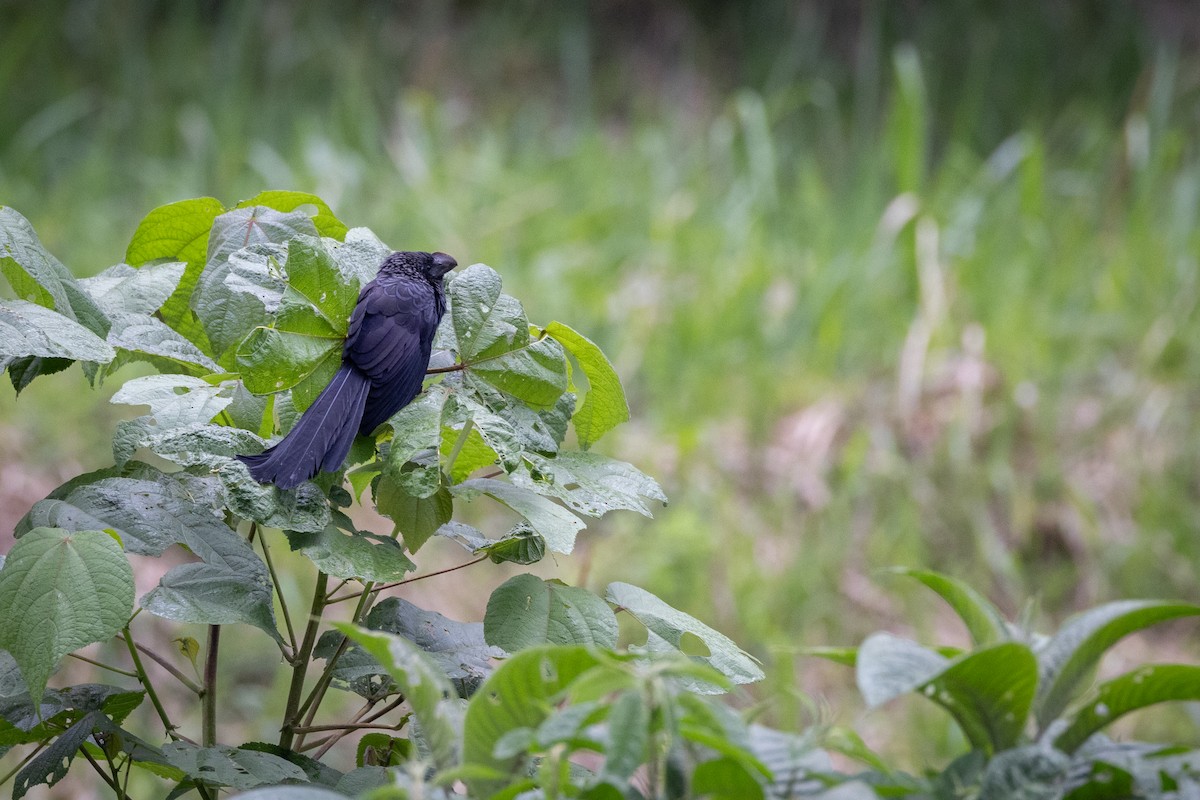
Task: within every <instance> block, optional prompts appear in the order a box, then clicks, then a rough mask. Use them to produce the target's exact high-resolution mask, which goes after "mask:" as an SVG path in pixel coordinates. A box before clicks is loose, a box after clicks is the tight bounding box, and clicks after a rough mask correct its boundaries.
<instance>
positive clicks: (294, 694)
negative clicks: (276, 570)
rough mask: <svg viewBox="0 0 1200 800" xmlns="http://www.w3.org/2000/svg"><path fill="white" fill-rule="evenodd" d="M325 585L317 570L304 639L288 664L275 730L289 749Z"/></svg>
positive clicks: (320, 611) (325, 576)
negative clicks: (287, 680)
mask: <svg viewBox="0 0 1200 800" xmlns="http://www.w3.org/2000/svg"><path fill="white" fill-rule="evenodd" d="M328 587H329V576H328V575H326V574H325V573H324V572H318V573H317V583H316V585H315V586H314V587H313V599H312V608H311V609H310V610H309V614H308V625H306V626H305V628H304V639H303V641H301V642H300V649H299V651H297V652H296V659H295V663H294V664H293V665H292V683H291V685H290V686H289V687H288V697H287V705H285V706H284V709H283V725H281V726H280V731H279V746H280V747H285V748H287V749H289V750H290V749H292V741H293V740H294V739H295V735H296V730H295V728H296V725H297V724H298V723H299V721H300V710H299V709H300V698H301V696H302V695H303V694H304V678H305V676H306V674H307V673H308V662H309V661H310V660H311V659H312V651H313V647H314V646H315V645H316V643H317V631H318V630H319V629H320V627H321V615H322V614H323V613H324V612H325V590H326V589H327V588H328Z"/></svg>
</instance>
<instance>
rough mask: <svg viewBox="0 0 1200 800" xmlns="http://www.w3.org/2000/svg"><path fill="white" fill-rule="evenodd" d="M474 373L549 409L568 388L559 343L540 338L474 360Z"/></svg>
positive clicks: (502, 388)
mask: <svg viewBox="0 0 1200 800" xmlns="http://www.w3.org/2000/svg"><path fill="white" fill-rule="evenodd" d="M470 370H471V372H472V373H474V374H475V375H477V376H479V377H480V378H482V379H483V380H485V381H487V382H488V383H490V384H492V385H493V386H495V387H496V388H497V389H500V390H501V391H503V392H507V393H508V394H510V395H512V396H513V397H516V398H517V399H518V400H521V401H522V402H524V403H527V404H528V405H531V406H535V407H538V408H550V407H552V406H553V405H554V404H555V403H556V402H557V401H558V398H560V397H562V395H563V393H564V392H565V391H567V385H568V381H567V361H566V358H565V356H564V355H563V349H562V345H560V344H559V343H558V342H556V341H554V340H553V339H539V340H537V341H534V342H530V343H529V344H526V345H523V346H521V347H518V348H515V349H513V350H510V351H508V352H505V353H501V354H499V355H496V356H493V357H490V358H487V359H482V360H479V361H477V362H475V363H473V364H472V365H471V367H470Z"/></svg>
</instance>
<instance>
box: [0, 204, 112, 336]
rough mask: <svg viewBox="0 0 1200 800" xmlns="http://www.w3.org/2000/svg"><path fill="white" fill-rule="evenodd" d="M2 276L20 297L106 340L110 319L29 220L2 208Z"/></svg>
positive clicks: (0, 260) (0, 221) (0, 261)
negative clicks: (53, 253) (52, 310)
mask: <svg viewBox="0 0 1200 800" xmlns="http://www.w3.org/2000/svg"><path fill="white" fill-rule="evenodd" d="M0 274H3V275H4V277H5V278H6V279H7V280H8V282H9V285H10V286H12V288H13V291H14V292H15V293H16V295H17V297H18V298H20V299H23V300H27V301H29V302H31V303H36V304H37V305H40V306H44V307H46V308H51V309H54V310H55V311H57V312H58V313H59V314H62V315H63V316H65V317H67V318H69V319H71V320H73V321H75V322H78V323H79V324H80V325H82V326H83V327H85V328H87V329H88V330H89V331H91V332H92V333H94V334H96V335H97V336H99V337H101V338H103V337H104V335H105V334H106V333H107V332H108V319H107V317H106V316H105V315H104V313H103V312H102V311H101V310H100V309H99V308H98V307H97V306H96V303H95V301H94V300H93V299H92V298H91V296H90V295H89V294H88V293H87V292H86V291H84V290H83V289H82V288H81V287H80V285H79V282H78V281H76V279H75V276H74V275H72V274H71V271H70V270H69V269H67V268H66V267H65V266H64V265H63V263H62V262H61V261H59V260H58V259H57V258H55V257H54V256H52V255H51V254H50V252H49V251H47V250H46V248H45V247H43V246H42V242H41V240H39V239H38V236H37V234H36V233H34V230H33V226H32V225H30V224H29V220H27V219H25V218H24V217H23V216H21V215H20V214H18V213H17V212H16V211H14V210H13V209H11V208H9V207H7V206H0Z"/></svg>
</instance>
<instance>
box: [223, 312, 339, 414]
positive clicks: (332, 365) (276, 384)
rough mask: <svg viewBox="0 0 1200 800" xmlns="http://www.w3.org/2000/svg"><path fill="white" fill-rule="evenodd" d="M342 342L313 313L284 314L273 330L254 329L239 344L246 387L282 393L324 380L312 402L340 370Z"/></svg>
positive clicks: (255, 391)
mask: <svg viewBox="0 0 1200 800" xmlns="http://www.w3.org/2000/svg"><path fill="white" fill-rule="evenodd" d="M293 308H296V307H294V306H293ZM343 341H344V340H343V338H342V337H341V336H340V335H339V334H338V333H337V332H335V331H334V330H333V329H332V328H330V327H329V325H328V323H326V322H325V321H324V320H323V319H321V318H320V317H318V316H317V315H316V314H314V313H312V312H306V311H304V310H301V309H297V310H296V311H292V312H284V311H281V313H280V315H279V317H278V318H277V319H276V321H275V327H274V328H255V329H254V330H253V331H252V332H251V333H250V335H249V336H247V337H246V339H245V340H244V341H243V342H242V343H241V344H240V345H238V351H237V366H238V369H239V370H240V371H241V374H242V381H243V383H245V385H246V388H247V389H249V390H250V391H252V392H254V393H255V394H273V393H275V392H282V391H284V390H285V389H292V388H294V387H298V386H299V385H300V384H301V383H303V382H305V381H308V380H312V381H314V382H316V381H321V378H322V377H323V378H324V380H323V381H321V382H320V385H319V386H317V387H316V390H315V391H312V392H310V394H311V395H312V397H311V398H310V401H309V402H311V400H312V399H315V397H316V394H317V393H318V392H319V391H320V390H321V389H322V388H324V386H325V385H326V384H328V383H329V380H330V378H332V377H333V373H334V372H336V371H337V368H338V365H339V364H340V363H341V358H342V345H343ZM304 408H307V405H305V406H301V405H300V404H297V409H298V410H303V409H304Z"/></svg>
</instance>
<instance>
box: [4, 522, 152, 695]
mask: <svg viewBox="0 0 1200 800" xmlns="http://www.w3.org/2000/svg"><path fill="white" fill-rule="evenodd" d="M0 608H3V609H4V613H3V614H0V648H3V649H5V650H7V651H8V652H9V653H11V654H12V656H13V658H15V659H16V660H17V663H18V664H19V665H20V667H21V675H22V676H23V677H24V679H25V683H26V685H28V687H29V693H30V694H31V695H32V696H33V698H34V700H35V702H36V700H37V699H38V698H40V697H41V694H42V691H43V689H45V687H46V680H47V678H49V677H50V673H51V672H53V670H54V668H55V667H56V666H57V665H58V662H59V661H60V660H61V659H62V658H63V657H64V656H66V655H67V654H68V653H73V652H75V651H76V650H78V649H79V648H81V647H84V646H86V645H89V644H92V643H93V642H102V641H105V640H106V639H111V638H112V637H113V636H115V635H116V634H117V632H118V631H120V630H121V628H123V627H124V626H125V624H126V622H128V621H129V615H130V613H131V612H132V611H133V570H132V568H131V567H130V566H129V561H128V559H126V558H125V554H124V553H123V552H122V551H121V546H120V544H118V543H117V540H116V539H114V538H113V537H112V536H109V535H108V534H107V533H103V532H100V531H78V532H70V531H64V530H60V529H57V528H34V529H33V530H31V531H30V532H29V533H27V534H26V535H25V536H22V537H21V538H20V539H18V540H17V542H16V544H14V545H13V546H12V549H11V550H10V551H9V553H8V558H7V559H6V560H5V562H4V567H3V569H0Z"/></svg>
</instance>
